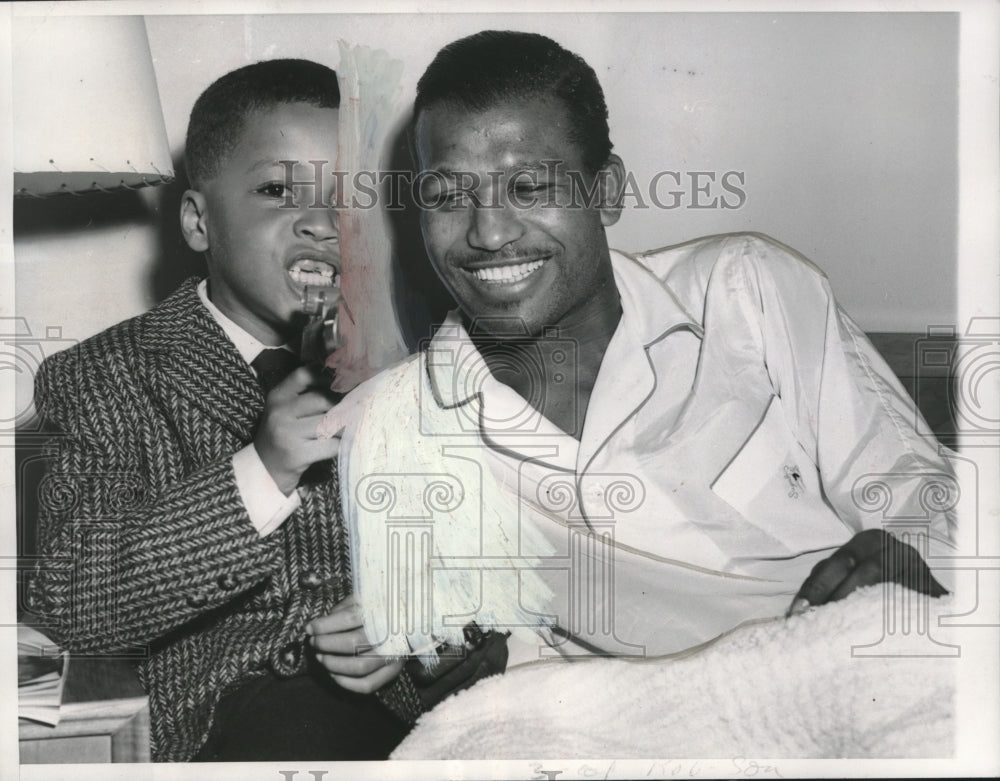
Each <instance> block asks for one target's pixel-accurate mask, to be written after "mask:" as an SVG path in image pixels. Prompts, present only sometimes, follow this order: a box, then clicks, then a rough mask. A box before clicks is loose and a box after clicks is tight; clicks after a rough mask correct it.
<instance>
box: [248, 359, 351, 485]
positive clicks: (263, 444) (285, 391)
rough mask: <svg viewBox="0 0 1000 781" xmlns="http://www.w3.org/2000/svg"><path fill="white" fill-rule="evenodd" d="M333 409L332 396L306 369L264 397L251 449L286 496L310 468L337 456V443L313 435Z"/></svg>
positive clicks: (311, 370) (317, 376) (316, 372)
mask: <svg viewBox="0 0 1000 781" xmlns="http://www.w3.org/2000/svg"><path fill="white" fill-rule="evenodd" d="M333 405H334V397H333V395H332V393H328V392H326V391H324V390H322V384H321V382H320V372H319V370H318V369H314V368H310V367H307V366H303V367H300V368H298V369H296V370H295V371H293V372H292V373H291V374H289V375H288V377H286V378H285V379H284V381H282V382H281V384H279V385H277V386H276V387H275V388H274V390H272V391H271V392H270V393H269V394H268V396H267V400H266V401H265V403H264V414H263V415H262V416H261V419H260V425H259V426H258V428H257V434H256V436H255V437H254V440H253V445H254V448H255V449H256V450H257V455H259V456H260V460H261V462H262V463H263V464H264V466H265V468H266V469H267V471H268V473H270V475H271V477H272V478H274V482H275V483H276V484H277V485H278V488H280V489H281V491H282V493H284V494H285V495H286V496H287V495H289V494H291V492H292V491H294V490H295V488H296V486H298V484H299V479H300V478H301V477H302V473H303V472H305V471H306V469H308V468H309V466H310V465H312V464H314V463H316V462H317V461H326V460H327V459H330V458H333V457H334V456H336V455H337V451H338V449H339V448H340V440H338V439H320V438H319V437H318V436H317V434H316V428H317V426H318V425H319V422H320V421H321V420H322V419H323V415H324V414H326V412H327V411H328V410H329V409H330V408H331V407H332V406H333Z"/></svg>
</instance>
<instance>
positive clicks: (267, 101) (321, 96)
mask: <svg viewBox="0 0 1000 781" xmlns="http://www.w3.org/2000/svg"><path fill="white" fill-rule="evenodd" d="M286 103H309V104H311V105H313V106H316V107H317V108H340V86H339V85H338V83H337V73H336V71H334V70H333V69H331V68H328V67H326V66H325V65H320V64H319V63H316V62H312V61H310V60H295V59H282V60H265V61H263V62H256V63H254V64H252V65H246V66H244V67H242V68H237V69H236V70H234V71H231V72H230V73H227V74H226V75H225V76H222V77H221V78H219V79H217V80H216V81H215V82H213V83H212V84H211V85H210V86H209V87H208V88H207V89H206V90H205V91H204V92H202V93H201V95H200V96H199V98H198V100H196V101H195V104H194V108H192V109H191V119H190V120H189V121H188V130H187V139H186V141H185V144H184V163H185V169H186V171H187V176H188V180H189V181H190V183H191V186H192V187H194V188H195V189H197V188H199V187H200V186H201V185H202V184H204V183H205V182H207V181H209V180H210V179H212V178H213V177H215V176H216V175H217V174H218V173H219V170H220V169H221V167H222V164H223V162H224V161H225V159H226V157H227V156H228V155H229V153H230V152H231V151H232V150H233V148H234V147H235V146H236V144H237V143H238V142H239V139H240V136H241V135H242V133H243V128H244V126H245V125H246V122H247V121H248V120H249V118H250V117H251V115H252V114H253V113H254V112H256V111H259V110H261V109H267V108H272V107H274V106H278V105H283V104H286Z"/></svg>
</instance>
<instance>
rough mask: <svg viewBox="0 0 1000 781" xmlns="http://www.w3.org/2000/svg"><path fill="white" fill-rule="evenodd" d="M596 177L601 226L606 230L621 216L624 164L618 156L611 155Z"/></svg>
mask: <svg viewBox="0 0 1000 781" xmlns="http://www.w3.org/2000/svg"><path fill="white" fill-rule="evenodd" d="M597 177H598V181H599V182H600V186H601V205H600V209H601V224H602V225H604V227H605V228H608V227H610V226H612V225H614V224H615V223H616V222H618V218H619V217H621V216H622V194H623V192H624V188H625V164H624V163H623V162H622V159H621V158H620V157H619V156H618V155H611V156H610V157H609V158H608V162H606V163H605V164H604V166H603V167H602V168H601V170H600V171H598V172H597Z"/></svg>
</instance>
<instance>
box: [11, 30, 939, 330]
mask: <svg viewBox="0 0 1000 781" xmlns="http://www.w3.org/2000/svg"><path fill="white" fill-rule="evenodd" d="M489 27H499V28H505V29H521V30H531V31H537V32H541V33H545V34H548V35H550V36H552V37H554V38H555V39H557V40H558V41H560V42H561V43H563V44H564V45H566V46H567V47H569V48H570V49H573V50H574V51H577V52H578V53H580V54H581V55H582V56H583V57H584V58H585V59H586V60H587V61H588V62H590V64H591V65H592V66H593V67H594V69H595V70H596V71H597V74H598V77H599V78H600V79H601V81H602V83H603V85H604V88H605V92H606V94H607V97H608V104H609V109H610V114H611V129H612V140H613V141H614V142H615V148H616V151H617V152H618V153H619V154H620V155H621V156H622V157H623V158H624V160H625V162H626V165H627V166H628V167H629V169H630V170H631V171H632V172H633V173H634V174H635V177H636V181H637V182H638V183H639V184H640V186H643V187H644V186H645V185H646V184H647V183H648V182H650V180H651V179H652V177H653V176H654V174H655V173H656V172H657V171H660V170H674V171H678V172H681V173H685V174H686V172H690V171H712V172H716V175H717V176H721V174H722V173H724V172H726V171H730V170H733V171H740V172H743V173H744V175H745V185H744V190H745V192H746V195H747V199H746V203H745V204H744V205H743V206H742V208H739V209H734V210H727V209H719V208H715V209H702V210H698V209H691V208H676V209H672V210H664V209H658V208H649V209H645V210H642V209H636V208H632V209H630V210H629V211H628V212H627V213H626V214H625V215H624V216H623V218H622V220H621V221H620V223H619V224H618V225H617V226H615V227H614V228H613V229H612V230H611V232H610V239H611V243H612V245H613V246H616V247H619V248H621V249H625V250H639V249H647V248H651V247H655V246H663V245H666V244H670V243H675V242H679V241H683V240H684V239H687V238H692V237H694V236H698V235H703V234H707V233H714V232H725V231H737V230H744V229H750V230H756V231H762V232H765V233H768V234H770V235H772V236H775V237H776V238H779V239H780V240H782V241H783V242H785V243H786V244H790V245H791V246H793V247H795V248H797V249H799V250H800V251H802V252H803V253H804V254H806V255H807V256H808V257H810V258H811V259H812V260H814V261H815V262H816V263H817V264H818V265H820V266H821V267H822V268H823V269H824V270H825V271H826V272H827V273H828V274H829V276H830V277H831V279H832V281H833V286H834V290H835V291H836V292H837V294H838V297H839V299H840V300H841V302H842V304H843V305H844V306H845V308H846V309H847V310H848V311H849V312H850V313H851V314H852V315H854V317H855V318H856V319H857V320H858V321H859V322H860V323H861V325H862V326H863V327H864V328H866V329H868V330H890V331H892V330H895V331H907V330H909V331H924V330H926V328H927V326H929V325H940V324H951V323H954V322H955V320H956V314H955V311H956V304H955V298H956V283H955V279H956V273H955V264H956V257H955V255H956V250H955V246H956V212H957V205H956V204H957V195H956V193H957V189H956V188H957V182H956V179H957V174H956V169H957V146H956V144H957V142H956V137H957V132H956V115H957V84H958V81H957V51H958V21H957V17H956V16H955V15H952V14H927V13H924V14H912V15H911V14H871V13H868V14H830V13H827V14H642V15H635V14H530V15H519V14H503V15H494V14H475V15H456V14H451V15H423V16H414V15H383V14H378V15H374V14H373V15H359V14H353V15H297V16H280V15H279V16H238V15H232V16H200V17H191V16H171V15H162V16H149V17H147V29H148V32H149V39H150V46H151V49H152V53H153V57H154V64H155V67H156V74H157V79H158V82H159V90H160V97H161V101H162V105H163V110H164V116H165V120H166V123H167V132H168V137H169V139H170V142H171V146H172V149H173V150H174V151H175V152H176V153H180V152H181V151H182V146H183V136H184V129H185V125H186V122H187V116H188V112H189V111H190V108H191V105H192V104H193V102H194V100H195V98H196V97H197V95H198V94H199V93H200V92H201V91H202V90H203V89H204V88H205V87H206V86H207V85H208V84H209V83H210V82H211V81H212V80H214V79H215V78H217V77H218V76H220V75H222V74H223V73H224V72H226V71H228V70H231V69H232V68H235V67H238V66H240V65H243V64H245V63H248V62H253V61H255V60H258V59H264V58H270V57H281V56H298V57H307V58H311V59H315V60H318V61H320V62H325V63H327V64H329V65H331V66H333V67H336V65H337V57H338V54H337V52H338V48H337V41H338V39H343V40H345V41H347V42H349V43H354V44H365V45H368V46H372V47H375V48H383V49H385V50H387V51H388V52H389V53H390V54H391V55H392V56H393V57H395V58H397V59H399V60H401V61H402V62H403V63H404V77H403V85H402V86H403V96H402V99H401V110H402V108H403V107H404V106H405V104H406V103H407V102H408V101H410V100H411V99H412V94H413V88H414V85H415V83H416V80H417V78H418V77H419V75H420V73H421V72H422V70H423V69H424V67H425V66H426V65H427V63H428V62H429V61H430V59H431V58H432V57H433V55H434V53H435V52H436V51H437V50H438V49H439V48H440V47H441V46H442V45H444V44H446V43H447V42H449V41H451V40H453V39H455V38H457V37H460V36H462V35H464V34H467V33H471V32H475V31H477V30H480V29H485V28H489ZM15 78H16V74H15ZM667 183H669V180H667V181H666V182H664V195H663V196H662V197H663V199H664V200H666V195H665V189H666V187H665V185H666V184H667ZM714 195H725V193H724V192H722V191H720V190H717V189H716V190H714V191H713V192H712V194H711V195H710V196H709V198H710V197H712V196H714ZM727 198H729V200H730V202H732V201H733V200H734V199H733V197H732V196H727ZM143 199H144V200H143V201H142V203H141V204H140V207H141V208H138V207H137V208H133V209H132V210H131V212H130V213H129V214H128V215H126V216H125V217H124V218H123V219H118V220H115V221H112V224H105V225H101V224H100V222H101V221H97V222H96V223H94V224H91V225H90V226H89V227H88V226H86V225H85V224H80V225H77V226H71V227H69V228H65V227H64V228H60V229H58V230H53V231H51V232H48V233H46V232H45V231H38V230H35V231H32V232H30V234H25V233H24V232H21V235H18V234H17V233H16V234H15V259H16V274H17V310H18V314H19V315H21V316H24V317H26V318H27V319H28V321H29V324H32V325H33V327H35V329H36V330H38V329H39V328H44V327H45V326H46V325H61V326H62V328H63V333H64V336H67V337H70V338H84V337H85V336H88V335H90V334H91V333H94V332H96V331H97V330H100V329H101V328H103V327H105V326H106V325H109V324H111V323H113V322H116V321H117V320H120V319H122V318H124V317H127V316H130V315H132V314H135V313H138V312H140V311H143V310H145V309H147V308H148V307H149V306H150V305H151V304H152V303H154V302H155V300H157V299H159V298H161V297H162V296H163V294H164V293H165V292H166V290H165V285H166V282H165V280H168V279H169V280H170V281H171V282H172V281H173V280H172V277H171V271H172V270H171V269H170V268H169V267H168V268H166V269H164V264H165V262H168V261H167V260H166V258H167V256H168V255H170V250H171V249H172V248H173V247H174V243H173V242H176V237H175V236H171V235H170V234H169V232H166V233H165V232H164V231H163V230H161V229H158V228H157V222H158V221H159V220H160V219H161V218H162V219H164V220H168V221H171V224H172V221H173V220H175V216H174V214H173V212H169V213H165V214H161V213H159V212H158V210H162V209H163V208H166V207H162V206H161V205H160V203H159V196H158V195H157V194H155V193H147V194H145V195H144V196H143ZM633 206H634V203H633ZM15 231H17V225H16V224H15ZM169 262H172V261H169Z"/></svg>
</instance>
